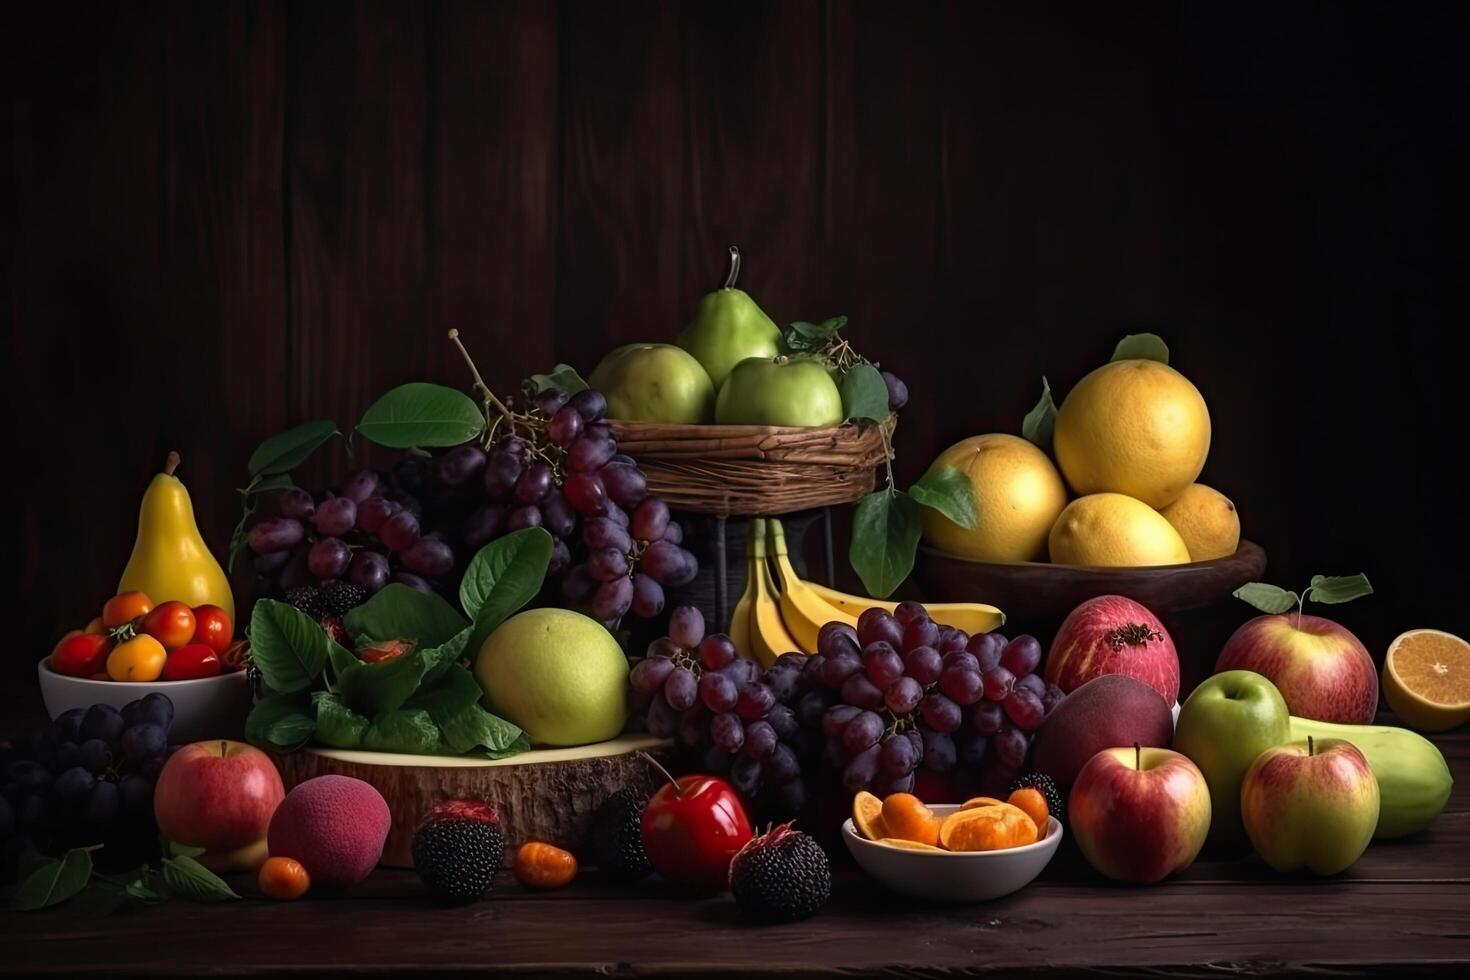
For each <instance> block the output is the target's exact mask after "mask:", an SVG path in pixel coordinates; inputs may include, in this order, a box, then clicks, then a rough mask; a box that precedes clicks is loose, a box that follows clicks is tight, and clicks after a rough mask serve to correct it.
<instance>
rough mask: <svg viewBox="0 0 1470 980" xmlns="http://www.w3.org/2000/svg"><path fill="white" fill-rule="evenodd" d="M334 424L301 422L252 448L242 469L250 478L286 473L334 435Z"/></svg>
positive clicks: (323, 420) (328, 421) (335, 433)
mask: <svg viewBox="0 0 1470 980" xmlns="http://www.w3.org/2000/svg"><path fill="white" fill-rule="evenodd" d="M337 434H338V432H337V423H335V422H333V421H332V420H331V419H315V420H313V421H311V422H302V423H301V424H300V425H298V426H296V428H294V429H287V430H286V431H285V432H278V433H276V434H275V435H273V436H271V437H270V438H269V439H267V440H266V441H265V442H262V443H261V444H260V445H259V446H256V447H255V452H253V453H251V454H250V462H248V463H246V464H245V469H246V470H247V471H249V473H250V475H251V476H270V475H271V474H273V473H287V472H290V471H291V470H294V469H295V468H296V467H298V466H300V465H301V464H302V463H304V462H305V461H306V460H307V458H308V457H310V456H311V454H312V453H314V452H316V450H317V447H319V446H320V445H321V444H322V443H324V442H326V441H327V440H328V439H330V438H332V436H335V435H337Z"/></svg>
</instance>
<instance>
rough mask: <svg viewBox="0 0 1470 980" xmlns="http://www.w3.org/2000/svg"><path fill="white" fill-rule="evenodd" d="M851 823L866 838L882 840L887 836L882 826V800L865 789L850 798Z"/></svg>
mask: <svg viewBox="0 0 1470 980" xmlns="http://www.w3.org/2000/svg"><path fill="white" fill-rule="evenodd" d="M852 825H853V827H855V828H857V832H858V833H860V834H862V835H863V836H864V837H866V838H867V839H868V840H882V839H883V838H884V837H887V836H888V831H887V830H885V829H884V827H883V801H882V800H880V799H878V797H876V796H874V795H873V794H872V793H869V792H868V791H867V790H863V791H862V792H860V793H858V795H857V796H854V797H853V798H852Z"/></svg>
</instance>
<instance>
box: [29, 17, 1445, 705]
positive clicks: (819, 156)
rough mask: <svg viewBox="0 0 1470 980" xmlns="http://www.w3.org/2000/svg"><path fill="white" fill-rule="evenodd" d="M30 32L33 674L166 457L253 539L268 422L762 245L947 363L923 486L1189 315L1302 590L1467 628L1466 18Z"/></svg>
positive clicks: (923, 419)
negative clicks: (254, 492)
mask: <svg viewBox="0 0 1470 980" xmlns="http://www.w3.org/2000/svg"><path fill="white" fill-rule="evenodd" d="M37 6H38V7H40V6H41V5H37ZM7 20H8V23H7V27H6V29H5V31H4V34H5V59H6V65H7V71H8V72H9V74H10V86H9V90H10V97H9V99H8V100H7V101H6V110H5V111H6V113H7V116H6V119H5V134H6V143H7V152H6V153H5V155H4V158H3V163H0V167H3V168H4V169H3V171H0V184H3V186H4V187H5V188H7V189H8V193H6V194H5V195H4V214H3V226H4V227H5V229H6V233H5V240H6V243H7V248H6V252H5V275H6V287H7V300H8V301H7V303H6V304H5V313H4V316H5V319H6V321H7V328H8V334H9V342H8V349H9V356H8V358H7V368H8V372H7V373H8V375H9V377H8V381H7V383H6V385H5V397H6V400H7V405H8V413H7V414H8V416H9V422H10V425H9V426H8V428H9V429H10V431H11V440H12V446H11V448H10V455H9V466H8V472H7V474H6V477H5V480H6V482H7V483H9V484H10V485H11V486H12V487H15V486H17V485H18V489H19V494H18V496H19V498H20V503H19V505H18V506H17V507H15V508H13V509H11V510H10V511H9V512H8V514H9V515H10V519H9V520H8V521H7V524H9V525H10V526H11V527H12V528H14V532H13V537H12V545H11V548H10V550H9V554H8V555H7V562H8V564H9V565H10V567H11V568H12V569H14V570H15V571H16V572H17V573H18V575H19V578H20V584H19V587H18V590H17V591H15V592H14V593H12V598H13V604H12V606H11V609H12V612H11V623H10V632H11V637H12V639H11V642H9V643H7V644H5V649H4V652H3V653H0V676H4V677H10V678H15V679H21V678H26V677H29V676H33V675H31V674H30V672H31V671H32V670H33V666H32V665H33V663H34V661H35V660H36V659H37V658H38V657H39V656H41V655H42V654H44V653H45V652H46V651H47V650H49V648H50V646H51V643H52V642H53V641H54V637H55V636H56V635H58V634H59V633H61V632H62V631H63V630H64V629H66V628H68V627H70V626H72V625H80V624H81V623H82V622H83V621H84V620H85V619H86V618H88V617H89V616H91V615H93V613H94V610H95V609H96V608H97V606H98V604H99V603H100V601H101V599H102V598H103V597H104V596H105V595H106V594H108V593H109V591H110V589H111V588H112V587H113V586H114V585H115V582H116V578H117V576H118V574H119V573H120V571H121V568H122V565H123V563H124V561H125V560H126V557H127V555H128V552H129V549H130V548H131V545H132V535H133V528H134V523H135V510H136V506H137V502H138V498H139V495H140V493H141V491H142V489H143V487H144V486H145V484H146V482H147V481H148V479H149V478H150V476H151V475H152V473H153V472H154V471H156V470H157V469H158V467H159V465H160V464H161V462H162V460H163V457H164V455H165V453H166V452H167V451H168V450H169V449H171V448H173V449H178V450H179V451H180V452H181V453H182V454H183V458H184V465H183V468H182V469H181V471H180V472H181V475H182V476H183V477H184V478H185V480H186V481H187V482H188V484H189V486H190V488H191V490H192V492H193V494H194V501H195V506H196V509H197V511H198V513H199V516H200V519H201V521H202V523H203V526H204V528H205V530H206V535H207V537H208V539H209V541H210V543H211V544H212V545H214V546H215V547H216V548H217V549H222V548H223V546H224V544H225V541H226V537H227V533H228V530H229V528H230V527H231V525H232V524H233V522H234V520H235V517H236V501H235V499H234V491H233V489H232V488H234V487H237V486H239V485H241V483H242V480H243V478H244V477H243V471H244V462H245V459H246V457H247V456H248V454H249V452H250V450H251V448H252V447H253V446H254V445H255V443H256V442H258V441H259V440H260V439H261V438H262V437H264V436H266V435H268V434H269V433H272V432H274V431H277V430H279V429H281V428H283V427H286V426H288V425H290V424H294V423H296V422H299V421H302V420H304V419H307V418H311V417H322V416H325V417H330V418H334V419H337V420H338V421H339V422H341V423H342V424H343V425H344V426H345V425H348V424H350V423H351V422H352V421H354V420H355V419H356V417H357V413H359V412H360V411H361V410H362V408H364V407H365V405H366V404H367V403H368V401H369V399H370V398H371V397H372V396H373V395H375V394H376V393H377V392H380V391H381V390H383V389H385V388H386V387H388V386H390V385H392V384H395V383H398V382H401V381H405V380H409V379H418V378H427V379H434V380H439V381H444V382H449V383H464V382H465V381H466V377H465V374H464V372H463V370H462V368H461V366H460V364H459V363H458V361H457V360H456V358H455V355H454V354H453V352H452V350H451V348H450V346H449V345H448V343H447V342H446V340H445V337H444V335H445V332H446V330H448V329H449V328H450V327H458V328H460V329H461V330H462V331H463V332H464V333H465V334H466V336H467V338H468V340H469V342H470V344H471V345H472V347H473V349H474V351H475V352H476V354H477V355H478V358H479V361H480V364H481V366H482V368H484V369H486V371H487V373H488V374H489V375H490V376H491V377H492V378H493V379H494V381H495V382H496V383H497V384H498V385H499V386H501V387H505V388H510V387H512V386H513V385H514V383H515V381H516V379H518V378H520V377H521V376H523V375H524V374H526V373H528V372H530V371H532V370H539V369H542V368H544V367H545V366H547V365H549V364H550V363H551V362H553V361H554V360H556V359H565V360H569V361H571V362H573V363H574V364H576V365H578V366H579V367H581V368H582V369H583V370H584V371H586V370H590V368H591V366H592V365H593V364H594V363H595V361H596V359H597V358H598V356H599V355H600V354H601V353H602V352H603V351H605V350H606V349H608V348H609V347H611V346H612V345H614V344H616V343H622V342H626V341H632V340H667V339H669V338H671V337H672V336H673V335H674V334H675V333H676V332H677V331H678V330H679V329H680V327H681V326H682V325H683V323H684V322H685V320H686V318H687V317H688V315H689V313H690V311H691V309H692V307H693V305H694V302H695V301H696V299H697V298H698V296H699V295H700V294H701V293H703V292H704V291H705V290H707V289H709V288H711V287H712V286H713V285H715V284H716V283H717V281H718V279H719V277H720V275H721V273H722V271H723V263H724V250H725V246H726V245H727V244H729V243H732V242H734V243H738V244H739V245H740V246H741V247H742V249H743V250H744V253H745V255H746V267H745V268H746V271H745V274H744V277H743V285H746V286H747V287H748V288H749V289H750V290H751V291H752V292H753V293H754V295H755V296H756V297H757V298H758V299H759V300H760V301H761V302H762V304H763V305H764V306H765V308H766V309H767V310H768V311H769V312H770V313H771V315H772V316H773V317H774V318H775V319H777V320H778V321H780V322H784V321H789V320H792V319H814V318H818V317H823V316H827V315H830V314H834V313H846V314H848V315H849V316H850V317H851V328H850V334H851V338H852V339H853V340H854V341H855V342H856V343H857V344H858V345H859V346H860V348H861V349H863V350H865V351H867V352H868V353H869V354H870V355H871V356H874V357H876V358H879V359H881V361H882V362H883V363H884V365H885V366H888V367H891V368H892V369H894V370H895V371H897V372H899V373H900V374H902V375H903V376H904V377H906V378H907V379H908V381H909V384H910V387H911V389H912V391H913V395H914V399H913V404H912V406H911V407H910V408H909V409H908V410H907V411H906V412H905V414H904V419H903V423H902V428H901V432H900V437H899V443H898V446H899V450H900V454H901V455H900V459H899V464H898V468H899V473H900V477H901V479H903V480H908V479H912V478H913V477H915V476H916V475H917V474H918V473H919V472H920V471H921V470H922V469H923V467H924V466H925V464H927V462H928V461H929V459H930V458H932V456H933V455H934V454H935V453H936V452H937V451H938V450H939V449H941V448H943V447H944V446H945V445H947V444H949V443H950V442H952V441H954V440H956V439H959V438H961V437H964V436H967V435H971V434H975V433H978V432H983V431H993V430H1005V431H1016V430H1017V428H1018V426H1019V423H1020V419H1021V416H1022V415H1023V414H1024V412H1025V411H1026V410H1027V409H1028V408H1030V406H1031V405H1032V404H1033V402H1034V401H1035V399H1036V395H1037V393H1038V389H1039V381H1040V377H1041V375H1042V374H1043V373H1044V374H1046V375H1047V376H1048V377H1049V378H1050V379H1051V383H1052V386H1053V387H1054V388H1056V389H1058V391H1059V392H1065V391H1066V390H1067V388H1068V387H1070V385H1071V384H1072V383H1074V382H1075V381H1076V380H1077V379H1078V378H1079V377H1080V376H1081V375H1082V374H1083V373H1085V372H1086V371H1087V370H1089V369H1090V368H1091V367H1093V366H1095V365H1096V364H1097V363H1099V362H1100V361H1102V360H1103V359H1105V358H1106V356H1107V354H1108V353H1109V352H1110V350H1111V348H1112V345H1113V343H1114V342H1115V341H1116V340H1117V338H1118V337H1119V336H1120V335H1121V334H1122V333H1123V332H1126V331H1130V330H1137V329H1140V328H1148V329H1154V330H1156V331H1158V332H1159V333H1161V334H1163V335H1164V336H1165V337H1166V338H1167V340H1168V341H1169V343H1170V344H1171V346H1172V348H1173V350H1174V363H1175V365H1176V366H1177V367H1179V368H1180V369H1181V370H1183V371H1184V373H1185V374H1186V375H1188V376H1189V377H1190V378H1192V379H1193V380H1194V381H1195V382H1196V384H1198V386H1199V387H1200V389H1201V390H1202V391H1203V393H1204V394H1205V397H1206V398H1207V400H1208V401H1209V404H1210V407H1211V411H1212V416H1213V420H1214V426H1215V441H1214V445H1213V451H1212V454H1211V457H1210V460H1209V463H1208V465H1207V467H1206V469H1205V473H1204V475H1203V477H1202V479H1204V480H1205V481H1206V482H1208V483H1210V484H1212V485H1214V486H1216V487H1218V488H1219V489H1221V490H1223V491H1224V492H1226V493H1227V494H1229V495H1231V496H1232V497H1233V498H1234V499H1235V501H1236V503H1237V504H1238V506H1239V508H1240V510H1241V512H1242V514H1243V517H1244V525H1245V530H1246V532H1247V534H1248V535H1249V536H1251V537H1253V538H1255V539H1256V540H1259V541H1261V542H1262V543H1263V544H1264V545H1265V547H1266V548H1267V550H1268V552H1269V553H1270V556H1271V569H1270V576H1271V578H1272V579H1273V580H1274V581H1277V582H1279V583H1280V584H1283V585H1287V586H1290V587H1297V586H1299V585H1300V584H1301V583H1303V582H1304V581H1305V580H1306V579H1307V578H1308V577H1309V576H1310V575H1311V574H1312V573H1314V572H1325V573H1329V574H1333V573H1349V572H1354V571H1359V570H1362V571H1366V572H1368V573H1369V575H1370V576H1371V577H1372V579H1373V581H1374V583H1375V585H1376V586H1377V587H1378V595H1376V596H1375V597H1373V598H1370V599H1366V600H1362V601H1361V602H1360V603H1358V604H1356V605H1355V606H1352V607H1344V608H1343V609H1342V610H1340V611H1338V613H1337V615H1339V616H1340V618H1341V619H1342V620H1343V621H1344V622H1346V623H1348V624H1349V625H1351V626H1353V627H1354V628H1355V629H1357V630H1358V631H1359V632H1360V634H1361V635H1362V636H1363V637H1364V639H1365V641H1367V642H1368V643H1369V646H1370V647H1372V648H1373V649H1374V650H1375V652H1376V653H1379V654H1381V652H1382V649H1383V645H1384V644H1385V643H1386V642H1387V640H1388V639H1389V638H1391V637H1392V636H1393V635H1394V634H1396V633H1397V632H1398V631H1400V630H1401V629H1405V628H1409V627H1414V626H1423V625H1436V626H1441V627H1444V628H1449V629H1454V630H1457V631H1459V632H1461V633H1464V632H1466V631H1467V630H1470V616H1467V613H1466V603H1465V601H1464V597H1463V589H1464V585H1465V577H1464V575H1463V573H1462V571H1461V569H1462V568H1463V561H1464V559H1463V555H1464V552H1465V547H1466V545H1467V543H1470V534H1467V524H1470V522H1467V517H1466V514H1467V504H1466V498H1465V490H1464V482H1463V478H1462V476H1461V474H1462V473H1463V472H1464V467H1465V465H1466V461H1465V457H1464V450H1465V445H1466V443H1465V438H1464V425H1465V422H1466V420H1467V413H1466V410H1465V407H1464V397H1463V383H1462V378H1463V374H1464V370H1465V358H1464V354H1465V344H1464V341H1463V338H1462V335H1461V329H1462V327H1463V324H1464V322H1465V319H1466V312H1467V311H1466V303H1465V291H1464V285H1463V281H1464V278H1465V276H1464V274H1465V271H1466V268H1467V263H1466V259H1467V255H1466V247H1465V246H1466V235H1465V231H1464V227H1465V223H1464V219H1465V214H1466V208H1465V203H1466V202H1465V196H1466V179H1465V178H1466V174H1467V173H1470V153H1467V142H1470V139H1467V132H1470V126H1467V112H1466V107H1467V101H1466V96H1467V79H1466V71H1467V70H1466V61H1465V58H1464V51H1465V50H1467V43H1466V42H1467V29H1466V27H1467V14H1466V12H1465V9H1464V8H1463V7H1462V6H1460V5H1458V4H1454V3H1419V4H1409V5H1377V4H1373V5H1322V6H1321V7H1320V8H1319V7H1318V6H1317V5H1307V4H1282V5H1262V6H1260V7H1258V8H1242V7H1238V6H1236V5H1217V4H1205V3H1183V4H1180V3H1108V4H1077V5H1071V4H1029V3H1027V4H1021V3H1014V4H980V3H964V2H950V3H915V4H907V3H872V2H862V3H846V2H836V0H832V2H827V3H816V2H788V3H777V2H770V3H742V4H675V3H662V4H658V3H638V4H611V3H576V2H565V3H560V4H557V3H435V4H419V3H362V4H348V3H326V2H314V3H300V4H277V3H258V4H250V3H187V2H181V3H127V4H121V3H108V4H77V3H58V4H50V5H45V6H44V10H42V9H37V10H29V11H26V12H25V13H24V14H23V15H22V16H20V17H19V18H14V17H13V15H12V17H11V18H7ZM342 465H345V464H341V463H340V461H339V462H338V464H337V466H338V469H339V470H340V467H341V466H342ZM328 475H330V474H329V473H327V472H325V471H320V472H317V473H315V474H312V475H311V477H312V478H316V479H321V478H325V477H326V476H328ZM1247 614H1248V611H1247V610H1246V609H1245V608H1244V607H1241V609H1240V611H1239V616H1240V618H1241V619H1244V618H1245V617H1246V615H1247Z"/></svg>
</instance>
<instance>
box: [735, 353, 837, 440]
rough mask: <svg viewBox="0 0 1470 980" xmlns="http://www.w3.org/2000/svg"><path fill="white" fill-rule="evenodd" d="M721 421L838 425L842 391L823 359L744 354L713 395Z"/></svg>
mask: <svg viewBox="0 0 1470 980" xmlns="http://www.w3.org/2000/svg"><path fill="white" fill-rule="evenodd" d="M715 421H716V422H718V423H719V424H720V425H791V426H823V425H840V424H841V422H842V395H841V394H840V393H839V392H838V391H837V383H836V382H835V381H833V380H832V377H831V375H829V374H828V373H827V369H826V367H825V366H823V364H822V362H820V361H815V360H811V359H809V358H787V357H775V358H769V357H747V358H746V359H745V360H743V361H741V362H740V363H739V364H737V365H735V368H734V369H733V370H732V371H731V372H730V375H729V377H727V378H726V379H725V383H724V384H722V385H720V393H719V395H718V396H717V397H716V398H715Z"/></svg>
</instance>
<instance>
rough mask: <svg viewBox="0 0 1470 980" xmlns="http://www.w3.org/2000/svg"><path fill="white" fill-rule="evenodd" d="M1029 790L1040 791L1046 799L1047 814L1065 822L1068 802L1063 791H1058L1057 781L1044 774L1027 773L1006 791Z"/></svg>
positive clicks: (1012, 782) (1016, 779)
mask: <svg viewBox="0 0 1470 980" xmlns="http://www.w3.org/2000/svg"><path fill="white" fill-rule="evenodd" d="M1027 788H1030V789H1035V790H1038V791H1040V793H1041V795H1042V796H1043V797H1044V798H1045V799H1046V812H1047V813H1049V814H1051V815H1052V816H1054V817H1056V818H1057V820H1059V821H1063V822H1065V818H1064V816H1063V815H1064V813H1065V811H1066V808H1067V801H1066V798H1065V797H1063V796H1062V791H1061V790H1059V789H1057V782H1056V780H1055V779H1052V778H1051V777H1050V776H1048V775H1047V774H1046V773H1044V772H1025V773H1022V774H1021V775H1019V776H1017V777H1016V778H1015V779H1013V780H1011V785H1010V786H1009V787H1008V788H1007V789H1006V793H1007V794H1010V793H1014V792H1015V791H1016V790H1018V789H1027ZM1043 829H1044V828H1043Z"/></svg>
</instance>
